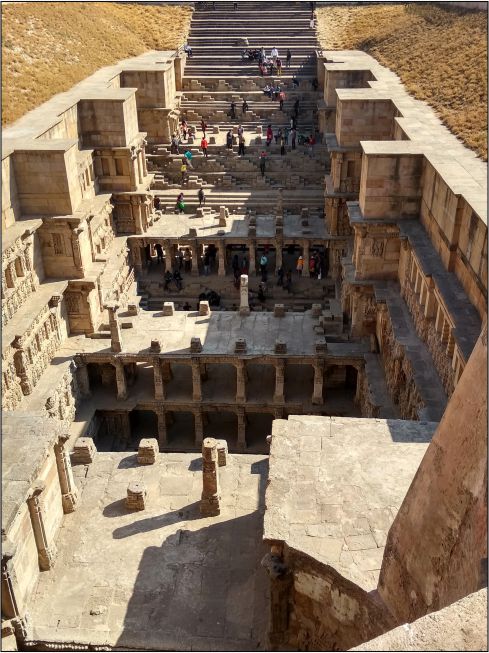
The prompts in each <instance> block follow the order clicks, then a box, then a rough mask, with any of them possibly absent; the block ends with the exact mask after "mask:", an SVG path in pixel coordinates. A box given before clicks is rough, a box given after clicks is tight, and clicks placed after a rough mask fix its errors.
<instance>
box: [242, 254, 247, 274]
mask: <svg viewBox="0 0 489 653" xmlns="http://www.w3.org/2000/svg"><path fill="white" fill-rule="evenodd" d="M241 274H248V259H247V258H246V256H243V260H242V261H241Z"/></svg>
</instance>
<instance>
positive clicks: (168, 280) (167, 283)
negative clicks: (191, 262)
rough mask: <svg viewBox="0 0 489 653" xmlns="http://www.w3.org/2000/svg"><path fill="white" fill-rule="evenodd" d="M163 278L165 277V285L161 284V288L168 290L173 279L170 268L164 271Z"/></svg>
mask: <svg viewBox="0 0 489 653" xmlns="http://www.w3.org/2000/svg"><path fill="white" fill-rule="evenodd" d="M164 279H165V285H164V286H163V290H169V288H170V284H171V282H172V281H173V274H172V273H171V272H170V270H167V271H166V272H165V276H164Z"/></svg>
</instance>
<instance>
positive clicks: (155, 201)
mask: <svg viewBox="0 0 489 653" xmlns="http://www.w3.org/2000/svg"><path fill="white" fill-rule="evenodd" d="M160 202H161V200H160V198H159V197H156V195H155V196H154V198H153V206H154V209H155V211H159V209H160Z"/></svg>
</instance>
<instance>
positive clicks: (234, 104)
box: [231, 100, 236, 120]
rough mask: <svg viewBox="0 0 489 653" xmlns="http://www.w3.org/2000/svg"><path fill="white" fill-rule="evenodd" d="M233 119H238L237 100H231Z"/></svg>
mask: <svg viewBox="0 0 489 653" xmlns="http://www.w3.org/2000/svg"><path fill="white" fill-rule="evenodd" d="M231 120H236V102H235V101H234V100H233V101H232V102H231Z"/></svg>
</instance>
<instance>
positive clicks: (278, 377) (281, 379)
mask: <svg viewBox="0 0 489 653" xmlns="http://www.w3.org/2000/svg"><path fill="white" fill-rule="evenodd" d="M284 385H285V361H284V360H278V361H277V362H276V363H275V392H274V393H273V401H274V402H275V403H278V404H283V403H285V393H284Z"/></svg>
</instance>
